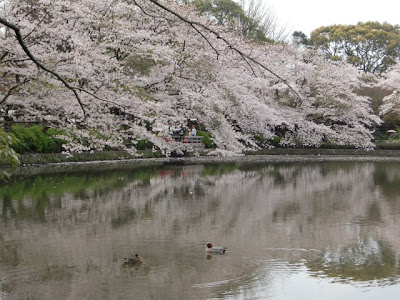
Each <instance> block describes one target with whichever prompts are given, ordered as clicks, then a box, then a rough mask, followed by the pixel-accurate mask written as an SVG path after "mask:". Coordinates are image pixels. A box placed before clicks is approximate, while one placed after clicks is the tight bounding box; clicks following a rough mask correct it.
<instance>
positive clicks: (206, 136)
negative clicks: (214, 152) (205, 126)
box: [197, 130, 215, 148]
mask: <svg viewBox="0 0 400 300" xmlns="http://www.w3.org/2000/svg"><path fill="white" fill-rule="evenodd" d="M197 135H199V136H202V137H203V144H204V146H205V147H206V148H214V146H215V145H214V142H213V141H212V139H211V134H210V133H209V132H205V131H200V130H198V131H197Z"/></svg>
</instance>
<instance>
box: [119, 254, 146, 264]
mask: <svg viewBox="0 0 400 300" xmlns="http://www.w3.org/2000/svg"><path fill="white" fill-rule="evenodd" d="M124 259H125V261H124V264H130V265H133V264H142V263H144V260H143V258H141V257H140V256H139V254H135V256H134V257H128V258H126V257H124Z"/></svg>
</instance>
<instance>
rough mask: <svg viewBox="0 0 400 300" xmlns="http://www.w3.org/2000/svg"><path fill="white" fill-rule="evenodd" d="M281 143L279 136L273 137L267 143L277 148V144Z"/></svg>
mask: <svg viewBox="0 0 400 300" xmlns="http://www.w3.org/2000/svg"><path fill="white" fill-rule="evenodd" d="M280 142H281V137H280V136H274V137H273V138H272V139H270V140H269V141H268V143H269V144H270V145H272V146H275V147H278V146H279V143H280Z"/></svg>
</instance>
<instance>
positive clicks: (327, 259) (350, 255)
mask: <svg viewBox="0 0 400 300" xmlns="http://www.w3.org/2000/svg"><path fill="white" fill-rule="evenodd" d="M307 266H308V267H309V269H310V271H311V272H315V274H317V276H320V275H322V274H321V270H322V271H323V274H324V275H328V276H330V277H333V278H341V279H344V280H351V281H358V282H360V281H376V280H381V279H383V280H385V281H386V280H388V279H393V280H394V282H396V280H397V278H398V277H399V276H400V268H399V267H400V261H399V259H398V258H397V257H396V253H395V252H394V251H393V249H392V248H391V247H390V245H388V244H387V243H385V242H383V241H380V240H375V239H371V238H370V239H366V238H364V239H360V240H357V242H356V243H354V244H351V245H349V246H346V247H342V248H339V249H336V250H334V251H327V252H326V253H324V255H323V257H322V258H321V259H319V260H316V261H313V262H311V263H309V264H307Z"/></svg>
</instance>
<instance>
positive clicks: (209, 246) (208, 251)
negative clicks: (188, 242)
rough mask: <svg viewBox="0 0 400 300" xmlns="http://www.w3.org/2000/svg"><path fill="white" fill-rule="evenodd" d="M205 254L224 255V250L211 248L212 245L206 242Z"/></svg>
mask: <svg viewBox="0 0 400 300" xmlns="http://www.w3.org/2000/svg"><path fill="white" fill-rule="evenodd" d="M206 252H207V253H225V252H226V249H225V248H223V247H213V245H212V244H211V243H210V242H208V243H207V244H206Z"/></svg>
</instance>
